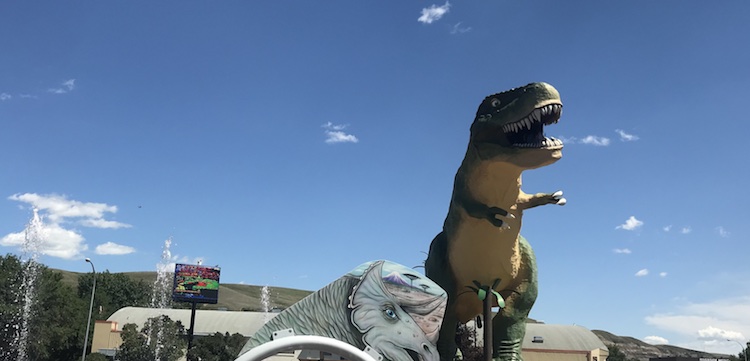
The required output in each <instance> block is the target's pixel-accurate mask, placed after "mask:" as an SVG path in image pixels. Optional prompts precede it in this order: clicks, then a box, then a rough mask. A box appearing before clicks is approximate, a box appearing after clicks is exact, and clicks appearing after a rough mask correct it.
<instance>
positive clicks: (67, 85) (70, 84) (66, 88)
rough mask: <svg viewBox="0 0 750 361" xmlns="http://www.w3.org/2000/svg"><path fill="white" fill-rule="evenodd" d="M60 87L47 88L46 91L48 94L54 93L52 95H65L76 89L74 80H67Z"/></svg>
mask: <svg viewBox="0 0 750 361" xmlns="http://www.w3.org/2000/svg"><path fill="white" fill-rule="evenodd" d="M61 85H62V87H59V88H49V89H47V91H48V92H50V93H54V94H65V93H68V92H71V91H73V89H75V88H76V80H75V79H69V80H66V81H64V82H63V83H62V84H61Z"/></svg>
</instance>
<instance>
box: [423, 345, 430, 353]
mask: <svg viewBox="0 0 750 361" xmlns="http://www.w3.org/2000/svg"><path fill="white" fill-rule="evenodd" d="M422 348H424V350H425V351H427V352H430V347H429V346H427V345H422Z"/></svg>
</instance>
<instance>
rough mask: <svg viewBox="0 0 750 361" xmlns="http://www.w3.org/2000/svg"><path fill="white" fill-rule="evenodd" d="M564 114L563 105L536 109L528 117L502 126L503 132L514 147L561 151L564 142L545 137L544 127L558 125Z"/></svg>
mask: <svg viewBox="0 0 750 361" xmlns="http://www.w3.org/2000/svg"><path fill="white" fill-rule="evenodd" d="M561 114H562V104H549V105H545V106H543V107H540V108H536V109H534V110H533V111H532V112H531V113H530V114H529V115H527V116H526V117H524V118H522V119H520V120H517V121H515V122H513V123H508V124H505V125H503V126H502V131H503V133H504V134H505V137H506V139H507V140H508V142H509V143H510V145H511V146H512V147H515V148H545V149H560V148H562V147H563V142H562V141H561V140H559V139H555V138H552V137H549V138H547V137H545V136H544V126H545V125H550V124H554V123H557V122H558V121H559V120H560V115H561Z"/></svg>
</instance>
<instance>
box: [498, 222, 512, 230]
mask: <svg viewBox="0 0 750 361" xmlns="http://www.w3.org/2000/svg"><path fill="white" fill-rule="evenodd" d="M500 229H502V230H503V231H509V230H510V224H507V223H503V225H502V226H501V227H500Z"/></svg>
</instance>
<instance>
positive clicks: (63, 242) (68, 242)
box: [0, 223, 88, 259]
mask: <svg viewBox="0 0 750 361" xmlns="http://www.w3.org/2000/svg"><path fill="white" fill-rule="evenodd" d="M40 236H41V240H37V241H38V242H39V245H38V249H39V251H40V252H41V253H42V254H45V255H48V256H52V257H58V258H63V259H76V258H81V257H82V252H83V251H86V250H87V249H88V246H86V244H84V243H83V241H84V240H85V239H84V238H83V236H82V235H80V234H79V233H77V232H75V231H72V230H69V229H65V228H62V227H60V225H58V224H54V223H53V224H44V225H43V232H42V234H41V235H40ZM25 241H26V232H25V231H21V232H17V233H10V234H7V235H5V236H4V237H3V238H1V239H0V245H2V246H10V247H22V246H23V244H24V242H25Z"/></svg>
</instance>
